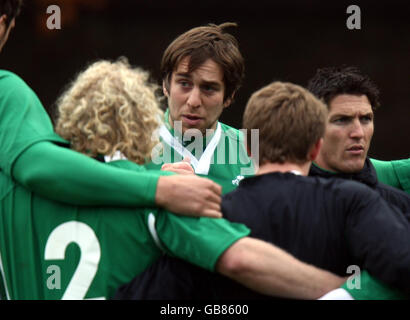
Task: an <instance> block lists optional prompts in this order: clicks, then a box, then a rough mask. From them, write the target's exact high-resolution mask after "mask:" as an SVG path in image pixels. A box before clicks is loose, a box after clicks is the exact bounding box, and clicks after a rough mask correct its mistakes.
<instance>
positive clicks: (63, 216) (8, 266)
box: [0, 164, 249, 299]
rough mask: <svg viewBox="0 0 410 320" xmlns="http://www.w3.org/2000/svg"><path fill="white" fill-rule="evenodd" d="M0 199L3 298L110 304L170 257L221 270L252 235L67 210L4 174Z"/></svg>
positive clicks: (211, 225) (122, 212)
mask: <svg viewBox="0 0 410 320" xmlns="http://www.w3.org/2000/svg"><path fill="white" fill-rule="evenodd" d="M117 165H118V164H117ZM0 200H1V201H0V268H1V270H0V271H1V276H2V277H1V278H2V281H1V284H0V290H1V291H2V297H3V299H5V298H8V299H107V298H110V297H112V296H113V294H114V293H115V290H116V289H117V288H118V287H119V286H121V285H123V284H125V283H127V282H129V281H130V280H131V279H132V278H133V277H135V276H136V275H137V274H139V273H140V272H142V271H143V270H145V268H147V267H148V266H149V265H150V264H151V263H153V262H154V261H155V260H156V259H157V258H158V257H160V256H161V254H163V251H165V252H167V253H168V254H171V255H173V256H177V257H179V258H182V259H185V260H187V261H189V262H191V263H194V264H196V265H198V266H201V267H204V268H206V269H208V270H213V269H214V266H215V263H216V261H217V259H218V257H219V256H220V255H221V254H222V252H224V251H225V250H226V249H227V248H228V247H229V246H230V245H231V244H232V243H234V242H235V241H236V240H238V239H240V238H241V237H244V236H246V235H247V234H249V229H248V228H246V227H245V226H243V225H240V224H233V223H229V222H228V221H226V220H223V219H210V218H190V217H180V216H175V215H173V214H171V213H168V212H166V211H163V210H158V209H155V208H152V209H148V208H146V209H139V210H138V209H124V208H121V209H119V208H106V207H104V208H102V207H100V208H97V207H91V208H90V207H76V206H70V205H65V204H63V203H60V202H54V201H51V200H47V199H44V198H41V197H38V196H35V195H34V194H33V193H31V192H29V191H28V190H27V189H25V188H23V187H21V186H19V185H17V184H15V183H14V182H13V181H12V180H11V179H10V178H9V177H8V176H6V175H5V174H3V173H1V172H0ZM162 250H163V251H162Z"/></svg>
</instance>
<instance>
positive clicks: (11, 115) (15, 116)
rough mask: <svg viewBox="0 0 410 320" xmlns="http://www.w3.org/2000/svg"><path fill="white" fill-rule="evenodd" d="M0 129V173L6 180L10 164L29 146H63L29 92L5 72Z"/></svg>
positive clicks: (0, 93) (1, 76)
mask: <svg viewBox="0 0 410 320" xmlns="http://www.w3.org/2000/svg"><path fill="white" fill-rule="evenodd" d="M0 128H1V130H0V169H1V170H3V171H4V172H5V173H6V174H7V175H9V176H11V168H12V165H13V163H14V161H15V160H16V159H17V157H18V156H19V155H20V154H21V153H22V152H23V151H24V150H25V149H27V148H28V147H30V146H31V145H33V144H35V143H36V142H40V141H53V142H62V143H63V142H65V140H64V139H62V138H61V137H60V136H58V135H57V134H56V133H55V132H54V130H53V125H52V123H51V120H50V118H49V116H48V114H47V113H46V111H45V110H44V108H43V105H42V104H41V102H40V100H39V99H38V97H37V95H36V94H35V93H34V92H33V90H31V89H30V87H29V86H28V85H27V84H26V83H25V82H24V81H23V80H22V79H21V78H19V77H18V76H17V75H15V74H14V73H11V72H9V71H5V70H0ZM65 143H66V142H65Z"/></svg>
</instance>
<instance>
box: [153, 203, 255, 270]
mask: <svg viewBox="0 0 410 320" xmlns="http://www.w3.org/2000/svg"><path fill="white" fill-rule="evenodd" d="M155 225H156V228H155V229H156V231H157V236H155V235H154V238H157V239H158V240H159V241H160V243H161V244H159V245H160V246H161V247H162V249H163V250H164V251H165V252H166V253H168V254H170V255H171V256H176V257H178V258H180V259H183V260H186V261H188V262H190V263H192V264H195V265H197V266H199V267H202V268H205V269H207V270H209V271H214V269H215V264H216V262H217V261H218V258H219V257H220V255H221V254H222V253H223V252H224V251H225V250H227V249H228V248H229V247H230V246H231V245H232V244H233V243H234V242H236V241H237V240H239V239H241V238H243V237H245V236H247V235H249V233H250V230H249V229H248V228H247V227H246V226H245V225H243V224H239V223H232V222H229V221H227V220H225V219H212V218H204V217H202V218H192V217H182V216H176V215H174V214H172V213H169V212H167V211H164V210H161V211H160V212H159V213H158V216H157V217H156V221H155ZM157 242H158V241H157Z"/></svg>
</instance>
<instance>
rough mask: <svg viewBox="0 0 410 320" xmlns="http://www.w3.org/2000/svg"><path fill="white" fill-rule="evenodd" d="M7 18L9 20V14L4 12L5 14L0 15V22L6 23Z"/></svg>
mask: <svg viewBox="0 0 410 320" xmlns="http://www.w3.org/2000/svg"><path fill="white" fill-rule="evenodd" d="M6 20H7V15H5V14H3V15H2V16H1V17H0V24H2V23H4V24H6Z"/></svg>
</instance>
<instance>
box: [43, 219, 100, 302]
mask: <svg viewBox="0 0 410 320" xmlns="http://www.w3.org/2000/svg"><path fill="white" fill-rule="evenodd" d="M72 242H74V243H76V244H77V245H78V246H79V247H80V250H81V258H80V261H79V263H78V266H77V268H76V270H75V272H74V275H73V277H72V278H71V281H70V283H69V284H68V286H67V289H66V290H65V292H64V295H63V297H62V300H80V299H84V298H85V295H86V294H87V291H88V289H89V288H90V286H91V283H92V282H93V280H94V277H95V274H96V273H97V270H98V265H99V263H100V258H101V247H100V243H99V242H98V239H97V236H96V235H95V233H94V231H93V229H91V228H90V227H89V226H88V225H86V224H85V223H83V222H79V221H69V222H65V223H63V224H60V225H59V226H58V227H56V228H55V229H54V230H53V231H52V232H51V234H50V236H49V237H48V239H47V243H46V248H45V252H44V259H45V260H64V259H65V250H66V248H67V246H68V245H69V244H70V243H72ZM93 299H105V298H104V297H99V298H93Z"/></svg>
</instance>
